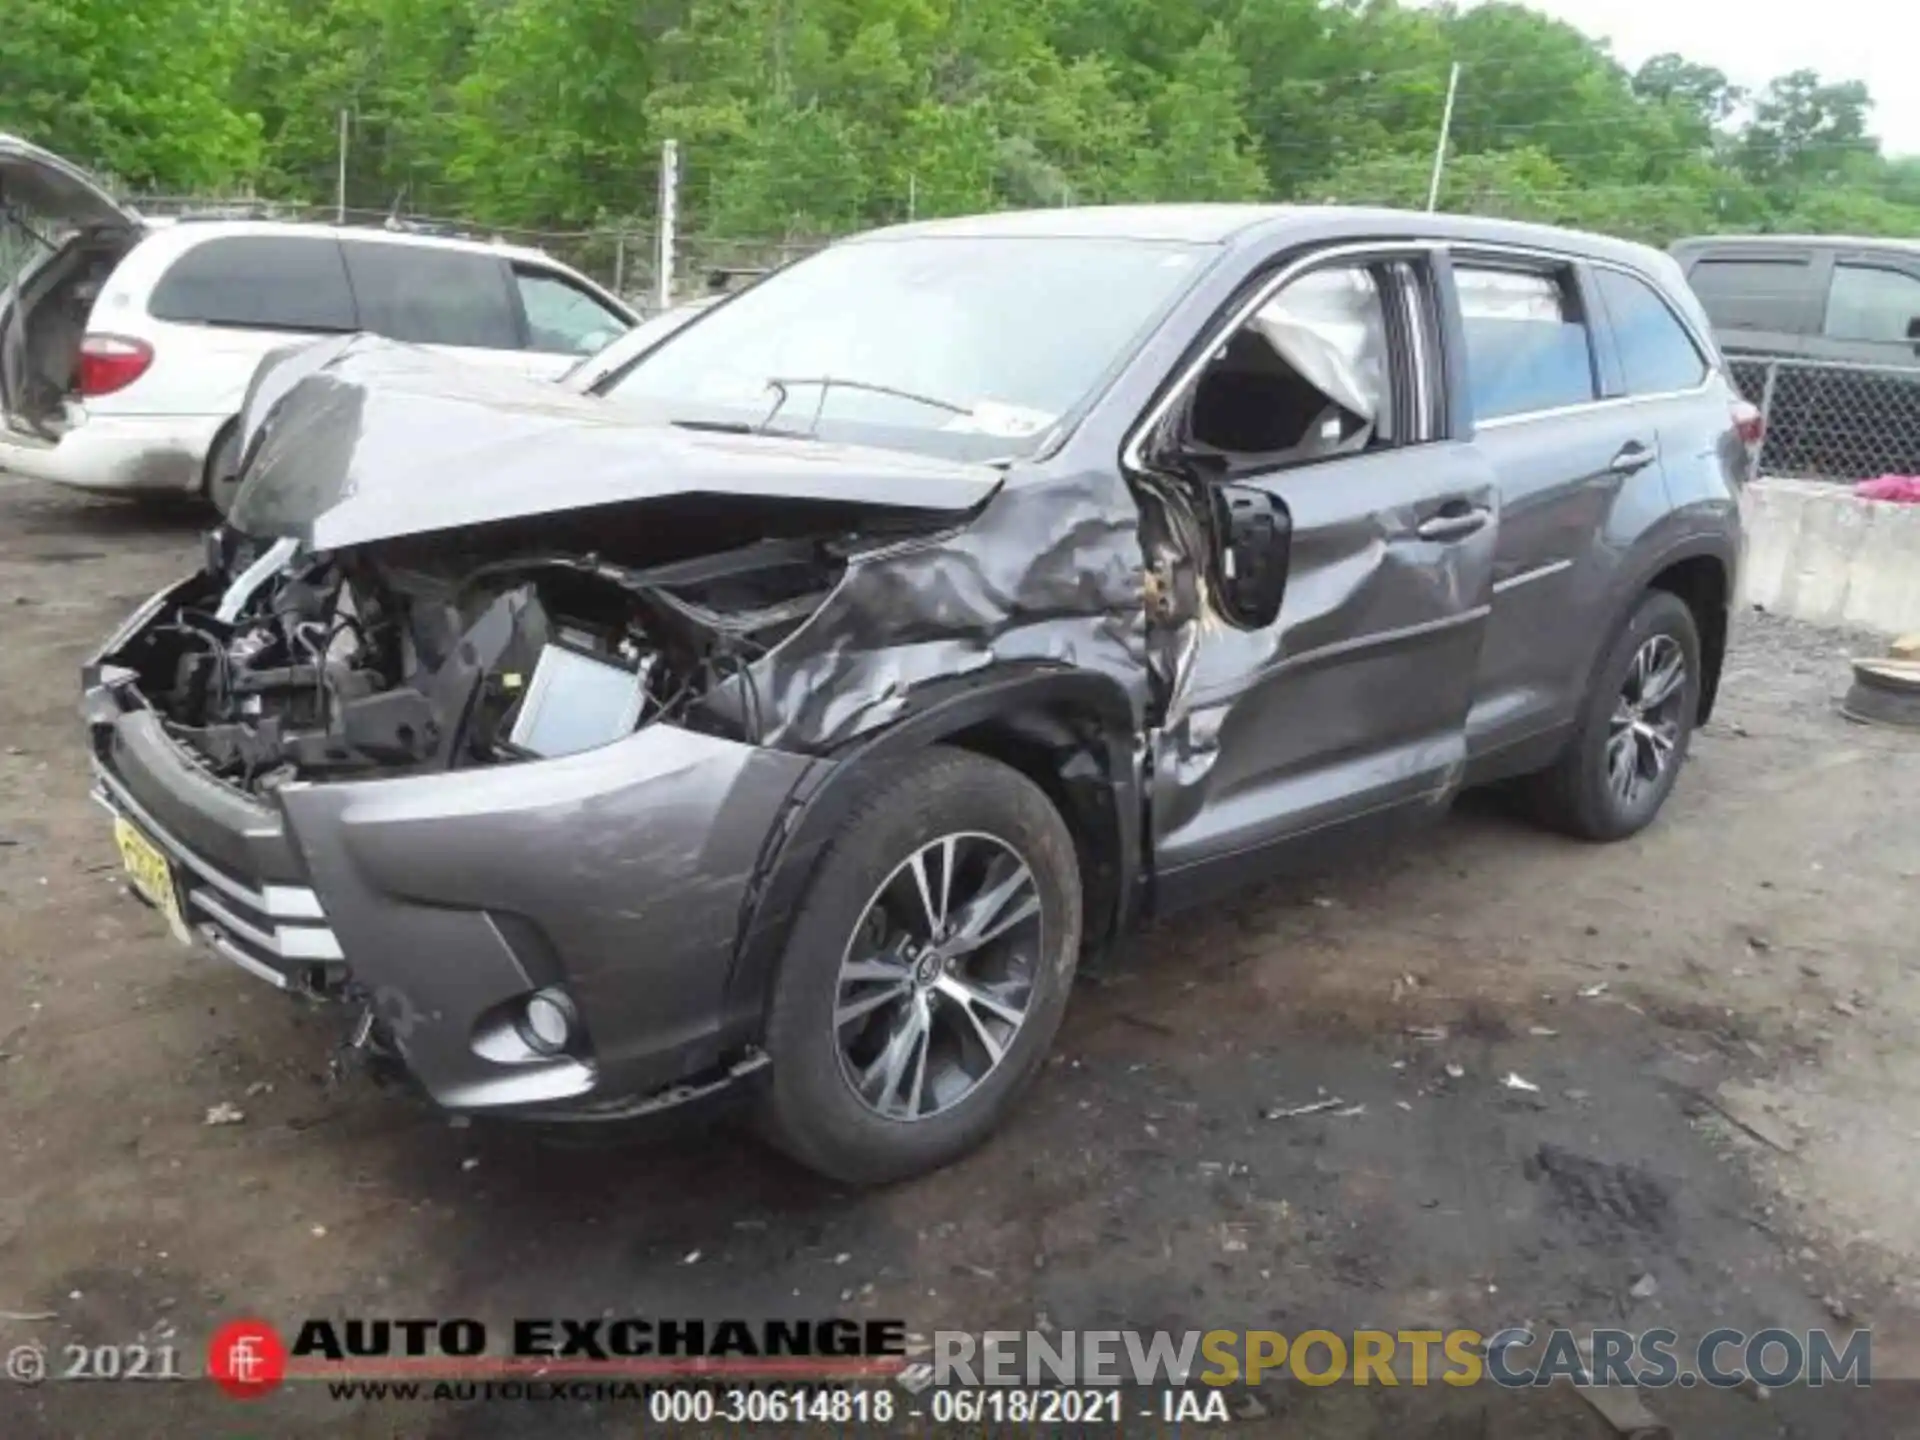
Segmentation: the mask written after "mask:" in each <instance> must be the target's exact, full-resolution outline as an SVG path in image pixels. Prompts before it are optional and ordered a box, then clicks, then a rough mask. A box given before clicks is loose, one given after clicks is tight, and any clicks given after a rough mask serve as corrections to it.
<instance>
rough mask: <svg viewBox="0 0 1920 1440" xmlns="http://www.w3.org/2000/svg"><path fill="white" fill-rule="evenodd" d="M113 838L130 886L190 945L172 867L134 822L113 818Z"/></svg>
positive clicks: (189, 937) (178, 888) (157, 847)
mask: <svg viewBox="0 0 1920 1440" xmlns="http://www.w3.org/2000/svg"><path fill="white" fill-rule="evenodd" d="M113 838H114V842H115V843H116V844H118V845H119V847H120V862H121V864H123V865H124V866H126V870H127V880H128V882H129V883H130V884H131V885H132V886H133V888H134V889H135V890H137V891H139V892H140V895H141V896H142V897H143V898H144V899H145V900H146V901H147V903H148V904H150V905H152V906H153V908H154V909H156V910H158V911H159V912H160V913H161V914H162V915H164V916H166V917H167V924H168V926H169V927H170V928H171V929H172V931H173V933H174V934H175V935H176V936H178V937H179V938H180V939H181V940H183V941H191V940H192V938H193V937H192V935H191V933H190V932H189V931H188V930H187V919H186V916H184V915H183V914H181V913H180V887H179V886H178V885H176V884H175V883H174V879H173V863H172V862H171V861H169V860H168V859H167V857H166V856H165V855H163V854H161V853H160V847H159V846H157V845H155V844H154V843H153V842H152V841H151V840H149V839H147V837H146V836H144V835H142V834H141V833H140V831H139V830H138V829H136V828H135V827H134V825H133V824H132V822H130V821H127V820H124V819H122V818H121V817H120V816H118V815H116V816H114V817H113Z"/></svg>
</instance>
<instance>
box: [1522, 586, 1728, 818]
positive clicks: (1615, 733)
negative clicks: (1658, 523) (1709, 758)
mask: <svg viewBox="0 0 1920 1440" xmlns="http://www.w3.org/2000/svg"><path fill="white" fill-rule="evenodd" d="M1700 674H1701V670H1700V632H1699V627H1698V626H1697V625H1696V624H1695V623H1694V619H1693V612H1692V611H1691V610H1690V609H1688V608H1687V604H1686V602H1685V601H1683V600H1682V599H1680V597H1679V596H1677V595H1673V594H1670V593H1669V592H1667V591H1665V590H1652V591H1649V592H1648V593H1647V594H1646V595H1644V596H1642V597H1641V599H1640V603H1639V604H1638V605H1637V606H1635V607H1634V611H1633V614H1632V615H1630V616H1629V617H1628V619H1627V623H1626V625H1625V627H1623V628H1622V630H1621V631H1620V633H1619V635H1617V636H1616V637H1615V638H1614V641H1613V644H1612V645H1611V646H1610V647H1608V650H1607V654H1606V657H1605V658H1604V659H1603V660H1602V661H1601V662H1600V666H1599V668H1598V669H1597V670H1596V671H1595V672H1594V677H1593V684H1592V686H1591V688H1590V689H1589V690H1588V692H1587V698H1586V701H1585V703H1584V705H1583V706H1582V709H1581V715H1580V720H1579V723H1578V726H1577V728H1576V729H1575V731H1574V735H1573V739H1572V740H1571V741H1570V742H1569V743H1568V745H1567V748H1566V750H1565V752H1563V753H1562V755H1561V756H1560V759H1559V760H1558V761H1557V762H1556V763H1555V764H1554V765H1553V766H1552V767H1551V768H1550V769H1548V770H1546V771H1543V772H1542V773H1541V774H1539V775H1537V776H1535V777H1534V780H1533V786H1532V792H1533V800H1534V808H1535V810H1536V812H1537V813H1538V814H1539V816H1540V818H1541V819H1542V820H1543V821H1544V822H1545V823H1547V824H1549V825H1551V826H1553V827H1554V828H1555V829H1557V830H1564V831H1566V832H1567V833H1568V834H1570V835H1577V836H1579V837H1580V838H1582V839H1586V840H1621V839H1624V838H1626V837H1627V836H1629V835H1632V834H1634V833H1636V832H1637V831H1639V830H1642V829H1644V828H1645V827H1646V826H1647V825H1648V824H1649V823H1651V822H1652V820H1653V817H1654V816H1655V815H1657V814H1659V813H1660V807H1661V806H1662V805H1664V804H1665V803H1666V800H1667V796H1668V795H1669V794H1671V793H1672V792H1673V786H1674V781H1675V780H1676V779H1677V778H1678V777H1679V774H1680V767H1681V765H1682V763H1683V762H1684V761H1685V760H1686V757H1687V745H1688V742H1689V741H1690V740H1691V739H1692V737H1693V726H1694V719H1695V717H1696V716H1697V715H1698V714H1699V713H1700Z"/></svg>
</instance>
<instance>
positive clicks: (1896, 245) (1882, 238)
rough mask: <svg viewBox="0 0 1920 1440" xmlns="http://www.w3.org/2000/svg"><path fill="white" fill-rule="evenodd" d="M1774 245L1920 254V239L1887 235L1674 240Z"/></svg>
mask: <svg viewBox="0 0 1920 1440" xmlns="http://www.w3.org/2000/svg"><path fill="white" fill-rule="evenodd" d="M1708 245H1710V246H1712V247H1713V248H1714V249H1716V250H1717V249H1721V248H1723V247H1724V248H1726V249H1730V250H1732V249H1740V248H1742V247H1748V246H1750V247H1752V248H1754V249H1762V248H1772V247H1778V246H1782V245H1817V246H1821V247H1824V248H1826V249H1830V250H1899V251H1902V252H1904V253H1906V254H1909V255H1920V240H1905V239H1896V238H1894V237H1892V236H1887V235H1689V236H1688V237H1687V238H1686V239H1684V240H1676V241H1674V242H1673V248H1674V249H1675V250H1696V249H1699V248H1701V247H1702V246H1708Z"/></svg>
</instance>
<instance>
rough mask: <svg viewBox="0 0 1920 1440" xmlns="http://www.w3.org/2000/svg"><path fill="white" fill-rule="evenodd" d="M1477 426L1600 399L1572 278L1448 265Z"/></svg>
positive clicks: (1589, 342) (1563, 274) (1567, 273)
mask: <svg viewBox="0 0 1920 1440" xmlns="http://www.w3.org/2000/svg"><path fill="white" fill-rule="evenodd" d="M1453 275H1454V286H1455V289H1456V290H1457V291H1458V293H1459V296H1460V318H1461V321H1462V323H1463V324H1464V326H1465V329H1466V337H1467V380H1468V387H1469V392H1470V394H1471V396H1472V400H1473V415H1474V419H1476V420H1497V419H1499V418H1501V417H1502V416H1506V415H1526V414H1531V413H1532V412H1534V411H1538V410H1553V409H1557V408H1559V407H1560V406H1563V405H1578V404H1580V403H1581V402H1583V401H1587V400H1592V399H1593V398H1594V397H1595V396H1597V395H1598V394H1599V390H1598V388H1597V387H1596V386H1595V384H1594V374H1593V344H1592V340H1591V337H1590V336H1589V334H1588V332H1587V323H1586V317H1585V315H1584V314H1583V313H1582V312H1581V307H1580V301H1579V294H1578V292H1577V291H1576V290H1575V289H1574V287H1573V284H1572V279H1573V277H1572V273H1571V272H1570V271H1561V272H1556V273H1547V272H1544V271H1529V270H1497V269H1492V268H1485V269H1482V268H1479V267H1476V266H1472V265H1456V266H1455V267H1454V272H1453Z"/></svg>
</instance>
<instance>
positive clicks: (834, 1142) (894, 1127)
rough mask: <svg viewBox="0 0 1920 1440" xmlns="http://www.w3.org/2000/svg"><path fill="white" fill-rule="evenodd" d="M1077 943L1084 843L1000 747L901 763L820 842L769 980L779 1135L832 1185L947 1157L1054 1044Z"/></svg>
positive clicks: (990, 1122) (773, 1125)
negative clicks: (822, 849)
mask: <svg viewBox="0 0 1920 1440" xmlns="http://www.w3.org/2000/svg"><path fill="white" fill-rule="evenodd" d="M1079 947H1080V875H1079V869H1078V865H1077V862H1076V859H1075V853H1074V845H1073V837H1072V835H1071V834H1070V833H1069V832H1068V830H1067V827H1066V824H1065V822H1064V821H1063V820H1062V819H1061V818H1060V815H1059V812H1058V811H1056V810H1055V809H1054V807H1053V804H1052V802H1051V801H1049V800H1048V798H1047V796H1046V793H1045V792H1044V791H1042V790H1041V789H1040V788H1039V787H1038V786H1037V785H1035V784H1034V783H1033V782H1032V781H1031V780H1028V779H1027V778H1026V777H1025V776H1024V775H1022V774H1020V773H1019V772H1018V771H1017V770H1014V769H1012V768H1010V767H1008V766H1006V765H1002V764H1000V763H999V762H998V761H994V760H989V759H987V758H985V757H983V756H979V755H974V754H971V753H968V752H966V751H962V750H949V749H944V748H937V749H933V750H929V751H927V752H925V753H924V754H922V755H919V756H916V757H914V758H913V759H911V760H909V761H906V762H903V763H902V764H901V766H900V767H899V768H898V769H897V770H895V771H894V772H893V773H891V774H889V775H887V776H886V777H885V778H884V779H882V780H880V781H879V782H878V783H877V784H876V786H875V788H874V789H873V790H872V792H871V793H869V794H868V795H867V796H866V797H865V799H864V800H863V801H862V802H861V803H860V804H859V805H858V806H857V807H856V809H855V812H854V814H853V816H852V817H851V818H850V819H849V821H848V823H847V825H846V826H845V828H844V829H843V831H842V832H841V836H840V838H839V839H838V840H836V841H835V842H834V843H833V844H832V845H831V846H830V847H829V849H828V850H827V852H826V854H825V855H824V857H823V858H822V860H821V862H820V866H819V869H818V871H817V873H816V874H815V876H814V880H813V885H812V888H811V889H810V890H809V892H808V895H807V898H806V901H805V902H804V903H803V905H802V906H801V909H800V911H799V914H798V916H797V917H796V919H795V921H794V925H793V929H792V931H791V933H790V935H789V937H788V941H787V948H786V952H785V955H784V957H783V958H782V961H781V966H780V973H779V976H778V978H777V980H776V981H775V985H774V994H773V1004H772V1009H771V1012H770V1015H769V1019H768V1027H767V1052H768V1055H769V1057H770V1058H771V1060H772V1062H773V1065H772V1083H771V1085H770V1087H769V1090H768V1093H767V1096H766V1103H765V1107H764V1111H763V1117H762V1118H763V1121H764V1126H765V1129H766V1131H767V1133H768V1135H769V1137H770V1138H771V1139H772V1140H773V1141H774V1143H775V1144H776V1145H778V1146H779V1147H780V1148H781V1149H783V1150H785V1151H786V1152H787V1153H788V1154H790V1155H792V1156H793V1157H794V1158H795V1159H797V1160H799V1161H800V1162H801V1163H802V1164H804V1165H807V1166H808V1167H810V1168H812V1169H814V1170H818V1171H820V1172H822V1173H823V1174H826V1175H830V1176H832V1177H834V1178H835V1179H839V1180H844V1181H848V1182H852V1183H857V1184H872V1183H880V1182H884V1181H888V1180H897V1179H901V1178H904V1177H905V1176H909V1175H914V1174H919V1173H921V1172H924V1171H927V1170H932V1169H936V1168H938V1167H939V1166H941V1165H945V1164H947V1163H948V1162H950V1161H952V1160H954V1159H956V1158H958V1157H959V1156H960V1155H962V1154H964V1153H966V1152H967V1151H968V1150H970V1149H971V1148H973V1147H974V1146H975V1145H977V1144H979V1143H980V1142H981V1141H982V1140H984V1139H985V1138H986V1137H987V1135H988V1134H990V1133H991V1132H992V1130H993V1129H994V1127H995V1126H996V1125H997V1124H998V1123H999V1122H1000V1120H1001V1118H1002V1117H1003V1116H1004V1115H1005V1114H1006V1112H1007V1111H1008V1110H1009V1109H1010V1108H1011V1106H1012V1104H1013V1102H1014V1100H1015V1098H1016V1097H1017V1095H1018V1093H1019V1092H1020V1091H1021V1090H1022V1089H1023V1088H1024V1087H1025V1085H1026V1084H1027V1082H1028V1081H1029V1080H1030V1079H1031V1078H1032V1075H1033V1073H1034V1071H1035V1070H1036V1069H1037V1068H1038V1067H1039V1065H1040V1063H1041V1061H1042V1060H1043V1059H1044V1058H1045V1055H1046V1052H1047V1048H1048V1046H1049V1045H1050V1044H1051V1043H1052V1040H1053V1036H1054V1032H1055V1031H1056V1030H1057V1029H1058V1028H1059V1024H1060V1018H1061V1015H1062V1013H1063V1012H1064V1010H1065V1008H1066V1003H1067V994H1068V991H1069V989H1070V987H1071V983H1072V978H1073V970H1074V964H1075V961H1076V960H1077V958H1078V953H1079Z"/></svg>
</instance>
